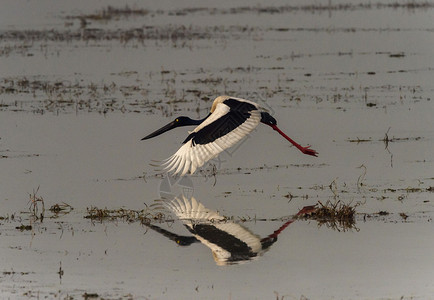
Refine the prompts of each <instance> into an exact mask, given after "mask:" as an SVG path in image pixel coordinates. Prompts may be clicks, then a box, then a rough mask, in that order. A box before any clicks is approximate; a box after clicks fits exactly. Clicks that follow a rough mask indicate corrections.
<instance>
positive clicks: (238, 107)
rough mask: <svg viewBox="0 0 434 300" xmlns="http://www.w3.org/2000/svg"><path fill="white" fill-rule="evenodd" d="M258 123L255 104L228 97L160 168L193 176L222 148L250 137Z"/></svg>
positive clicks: (258, 114) (259, 115)
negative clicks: (248, 135)
mask: <svg viewBox="0 0 434 300" xmlns="http://www.w3.org/2000/svg"><path fill="white" fill-rule="evenodd" d="M260 121H261V112H260V111H259V110H258V106H257V104H256V103H254V102H251V101H248V100H245V99H240V98H232V97H230V98H229V97H228V98H227V99H225V100H224V101H222V102H220V103H218V104H217V105H216V107H215V110H214V111H213V113H212V114H211V115H210V116H209V117H208V118H207V119H206V120H205V121H204V122H203V123H202V124H200V125H199V126H197V127H196V128H195V129H194V130H193V131H192V132H191V133H190V135H189V136H188V137H187V138H186V139H185V141H184V145H183V146H182V147H181V148H180V149H179V150H178V151H177V152H176V153H175V154H174V155H172V156H171V157H169V158H168V159H167V160H166V161H165V162H164V164H163V165H165V168H166V169H167V170H168V171H169V172H173V173H174V174H181V176H183V175H185V174H186V173H187V172H190V173H191V174H193V173H194V172H195V171H196V169H197V168H199V167H201V166H203V165H204V164H205V163H206V162H207V161H208V160H210V159H213V158H214V157H216V156H217V155H219V154H220V153H221V152H222V151H224V150H225V149H228V148H230V147H232V146H233V145H235V144H236V143H237V142H239V141H240V140H241V139H242V138H243V137H244V136H246V135H247V134H249V133H250V132H251V131H252V130H253V129H255V127H256V126H258V124H259V122H260Z"/></svg>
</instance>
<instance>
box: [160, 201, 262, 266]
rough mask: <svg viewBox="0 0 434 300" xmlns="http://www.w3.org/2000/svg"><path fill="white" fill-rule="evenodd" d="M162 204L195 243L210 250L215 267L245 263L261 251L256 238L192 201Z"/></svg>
mask: <svg viewBox="0 0 434 300" xmlns="http://www.w3.org/2000/svg"><path fill="white" fill-rule="evenodd" d="M164 203H165V206H166V207H167V208H169V209H170V210H171V211H172V212H173V213H174V214H175V215H176V216H177V217H178V218H179V219H180V220H181V221H182V222H183V223H184V225H185V226H186V227H187V228H188V230H189V231H190V232H191V233H192V234H193V235H194V236H195V237H196V238H197V239H198V240H200V241H201V242H202V243H203V244H204V245H206V246H207V247H209V248H210V249H211V250H212V252H213V255H214V259H215V260H216V262H217V263H218V264H227V263H228V262H236V261H243V260H249V259H251V258H252V257H255V256H256V255H257V253H258V252H260V251H261V250H262V244H261V240H260V237H259V236H257V235H255V234H254V233H252V232H251V231H250V230H248V229H247V228H245V227H243V226H241V225H239V224H237V223H234V222H231V221H226V219H225V218H224V217H223V216H221V215H220V214H219V213H218V212H216V211H214V210H210V209H207V208H206V207H205V206H203V204H202V203H199V202H197V201H196V199H194V198H191V199H187V198H185V197H183V198H182V199H179V198H175V199H173V200H171V201H165V202H164Z"/></svg>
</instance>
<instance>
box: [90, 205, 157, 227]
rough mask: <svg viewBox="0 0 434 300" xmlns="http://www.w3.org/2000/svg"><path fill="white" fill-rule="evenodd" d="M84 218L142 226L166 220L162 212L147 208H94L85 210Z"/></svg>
mask: <svg viewBox="0 0 434 300" xmlns="http://www.w3.org/2000/svg"><path fill="white" fill-rule="evenodd" d="M84 218H85V219H91V220H92V221H99V222H103V221H118V220H122V221H124V222H129V223H132V222H141V223H142V224H148V223H150V222H151V221H160V222H162V221H165V220H166V216H165V215H164V214H163V213H162V212H156V211H151V210H149V209H148V208H146V209H142V210H134V209H125V208H119V209H107V208H98V207H95V206H92V207H90V208H87V214H86V215H85V216H84Z"/></svg>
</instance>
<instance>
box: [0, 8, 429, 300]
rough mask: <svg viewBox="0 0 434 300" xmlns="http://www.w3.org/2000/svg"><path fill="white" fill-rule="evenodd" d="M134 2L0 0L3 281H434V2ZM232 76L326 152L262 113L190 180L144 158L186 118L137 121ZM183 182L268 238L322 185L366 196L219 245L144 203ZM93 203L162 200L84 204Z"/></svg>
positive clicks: (292, 294) (179, 136) (188, 295)
mask: <svg viewBox="0 0 434 300" xmlns="http://www.w3.org/2000/svg"><path fill="white" fill-rule="evenodd" d="M125 3H127V4H125V5H127V6H125V5H124V4H122V5H119V4H118V2H117V1H113V2H110V1H109V2H105V3H103V4H101V3H97V2H95V3H91V4H89V3H88V2H87V1H82V2H76V1H74V2H68V1H61V2H59V1H55V2H53V1H38V2H16V1H4V2H3V3H2V9H1V10H0V239H1V242H0V296H1V297H2V298H6V299H7V298H10V299H16V298H23V299H28V298H38V297H39V298H40V299H44V298H56V299H69V298H68V297H70V296H71V297H73V298H81V297H82V296H83V295H85V294H87V295H89V296H97V295H98V297H101V298H109V299H113V298H116V299H117V298H125V299H129V298H133V299H174V298H176V299H192V298H205V299H252V298H256V299H275V298H277V297H278V298H279V299H282V297H283V299H306V298H307V299H401V297H403V298H405V299H410V298H411V299H429V298H431V297H433V295H434V284H433V281H432V278H433V275H434V272H433V270H434V264H433V262H434V255H433V252H432V250H431V249H432V248H433V246H434V242H433V241H434V231H433V226H432V217H433V215H434V209H433V199H432V198H433V196H432V190H433V187H434V173H433V172H434V162H433V159H432V151H431V149H433V146H434V144H433V138H434V130H433V128H434V121H433V118H432V113H433V112H434V107H433V101H434V99H432V95H433V91H434V84H433V81H432V78H433V75H434V74H433V70H434V64H433V62H434V51H433V49H434V36H433V32H434V27H433V22H432V20H433V17H434V10H433V8H434V3H431V2H411V4H409V2H401V1H397V2H385V1H378V2H372V3H371V4H370V5H366V4H364V2H357V1H347V2H345V1H340V2H337V1H323V2H321V3H320V4H318V2H310V3H308V2H306V1H299V2H298V3H296V2H294V3H293V4H291V5H287V4H286V3H283V2H282V3H281V2H279V1H274V2H271V3H269V4H261V5H259V4H258V5H256V4H255V5H253V4H251V3H250V2H243V1H242V2H240V3H233V2H222V3H215V2H201V3H200V4H197V3H196V2H194V1H192V2H191V3H183V4H176V6H173V5H172V4H171V3H169V2H165V1H163V2H161V1H160V2H159V3H153V4H150V3H147V4H143V3H139V2H134V1H126V2H125ZM109 5H111V6H109ZM221 94H229V95H233V96H237V97H243V98H248V99H251V100H253V101H256V102H258V103H259V104H260V105H262V106H263V107H265V108H267V109H268V110H269V111H270V113H271V114H272V115H273V116H274V117H275V118H276V119H277V120H278V122H279V127H280V128H281V129H282V130H283V131H284V132H286V133H287V134H288V135H289V136H290V137H292V138H294V139H295V140H296V141H298V142H299V143H300V144H302V145H307V144H310V145H312V148H314V149H315V150H317V151H318V152H319V157H318V158H314V157H308V156H304V155H302V154H300V153H299V152H298V151H297V150H296V149H295V148H294V147H291V146H290V145H289V144H288V143H287V142H286V141H285V140H283V139H282V138H281V137H280V136H279V135H277V134H275V133H274V132H272V130H271V129H270V128H268V127H266V126H261V125H260V126H259V127H258V128H257V129H256V130H255V131H254V132H253V133H252V134H251V135H249V136H248V137H246V138H245V139H244V140H243V141H242V142H241V143H240V145H237V146H236V147H234V148H232V149H229V150H228V151H227V152H225V153H222V155H221V156H220V158H219V159H216V160H213V161H212V162H211V164H208V165H207V166H206V168H204V170H202V172H200V173H198V174H196V175H194V176H191V177H187V178H184V179H183V180H182V181H176V179H173V178H167V177H165V176H166V174H164V173H163V174H162V172H161V171H159V170H158V168H156V167H154V166H152V165H150V164H152V161H153V160H160V161H161V160H163V159H165V158H167V157H169V156H170V155H172V154H173V153H174V152H175V151H176V150H177V149H178V148H179V146H180V143H181V142H182V141H183V140H184V139H185V137H186V134H187V130H188V129H186V128H185V129H183V128H180V129H177V130H173V131H171V132H169V133H166V134H164V135H161V136H159V137H158V138H154V139H151V140H148V141H140V139H141V138H142V137H143V136H145V135H146V134H148V133H150V132H152V131H154V130H155V129H157V128H159V127H161V126H163V125H165V124H167V123H168V122H170V121H172V120H173V118H175V116H179V115H188V116H190V117H192V118H199V117H204V116H206V115H207V114H208V111H209V109H210V107H211V104H212V100H213V99H214V98H215V97H216V96H218V95H221ZM190 130H191V129H190ZM214 167H215V169H214V170H213V168H214ZM169 179H170V180H174V181H168V180H169ZM35 193H36V197H35V199H43V201H44V205H45V213H44V219H43V220H42V221H41V220H40V219H37V220H35V218H32V217H31V214H30V211H29V207H31V204H32V203H31V202H29V195H33V194H35ZM180 194H184V195H186V196H188V197H191V196H193V197H194V198H195V199H197V200H198V201H199V202H201V203H202V204H203V205H204V207H205V208H206V209H207V210H211V211H215V212H216V213H218V214H219V215H220V216H225V217H227V218H229V219H231V221H230V222H229V223H225V224H232V225H233V226H235V227H236V228H238V229H237V230H241V229H240V228H243V229H242V230H246V231H245V232H246V234H247V233H248V234H249V235H251V236H252V239H253V237H256V238H257V240H261V239H264V238H266V237H267V236H269V235H270V234H272V233H273V232H274V231H275V230H277V229H278V228H280V227H281V226H282V225H283V224H285V223H286V222H288V221H290V220H292V217H293V216H294V215H295V214H297V212H298V211H299V210H300V209H301V208H302V207H304V206H307V205H314V204H317V203H318V201H320V202H321V203H326V202H327V201H328V200H330V201H341V202H342V203H347V204H351V205H355V204H356V203H357V204H358V206H357V207H356V213H357V214H356V219H355V220H356V224H355V227H353V228H350V229H348V228H338V229H339V230H336V228H335V229H333V228H331V227H330V226H327V225H323V226H321V227H319V225H318V223H317V222H316V221H307V220H295V221H294V222H292V223H291V224H289V225H288V224H287V225H288V227H286V228H285V229H284V230H283V231H282V232H281V233H280V234H279V236H278V238H277V240H276V241H273V243H272V245H270V246H269V247H268V248H267V249H264V251H262V252H260V253H259V254H258V255H255V258H254V259H253V260H248V261H244V263H242V264H229V265H225V264H222V263H218V260H216V259H215V256H216V255H215V254H214V256H213V252H212V249H213V248H212V247H210V245H208V246H207V244H206V242H204V243H200V242H198V239H195V238H194V237H193V235H194V234H195V233H196V234H197V232H191V231H189V230H188V229H187V228H186V227H185V226H184V224H188V222H187V223H185V221H184V222H183V221H181V220H178V219H177V217H176V216H175V215H174V214H173V212H171V211H170V210H167V209H166V210H164V209H161V208H157V207H154V206H152V204H153V203H154V200H156V199H159V198H160V197H162V196H176V195H180ZM64 203H66V204H68V205H69V206H70V207H72V209H70V208H68V209H67V211H66V212H67V213H60V214H56V213H53V212H50V211H49V210H48V209H49V208H50V207H51V206H53V205H55V204H59V205H62V204H64ZM37 205H38V209H39V210H38V213H40V212H41V211H42V206H41V205H42V202H41V201H39V202H37ZM91 206H93V207H98V208H102V209H103V208H107V209H115V210H116V209H120V208H124V209H129V210H142V209H145V210H146V212H148V217H155V216H157V214H158V213H163V214H164V218H163V219H159V220H154V219H152V218H151V224H150V226H145V225H142V224H141V223H140V222H137V221H136V222H128V221H125V220H124V219H117V220H114V221H113V220H112V221H110V220H104V221H103V222H99V221H92V220H90V219H87V218H85V216H86V215H87V214H88V211H87V208H90V207H91ZM379 212H382V213H381V214H379ZM166 220H170V221H167V222H166ZM205 225H210V224H209V223H205ZM26 226H32V227H31V228H30V227H26ZM237 226H241V227H237ZM17 227H18V228H17ZM235 227H234V228H235ZM170 237H172V239H171V238H170ZM179 237H182V238H183V241H186V242H185V243H186V244H188V245H185V246H180V245H179V244H177V243H176V239H177V238H178V239H179ZM196 237H197V236H196ZM187 241H188V242H187Z"/></svg>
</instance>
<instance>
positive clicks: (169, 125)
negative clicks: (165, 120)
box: [141, 121, 178, 141]
mask: <svg viewBox="0 0 434 300" xmlns="http://www.w3.org/2000/svg"><path fill="white" fill-rule="evenodd" d="M175 127H178V126H177V124H176V122H175V121H172V122H170V123H169V124H167V125H166V126H164V127H161V128H160V129H158V130H156V131H154V132H153V133H151V134H149V135H147V136H145V137H144V138H143V139H141V140H142V141H143V140H147V139H150V138H153V137H156V136H157V135H160V134H162V133H165V132H166V131H169V130H171V129H173V128H175Z"/></svg>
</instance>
